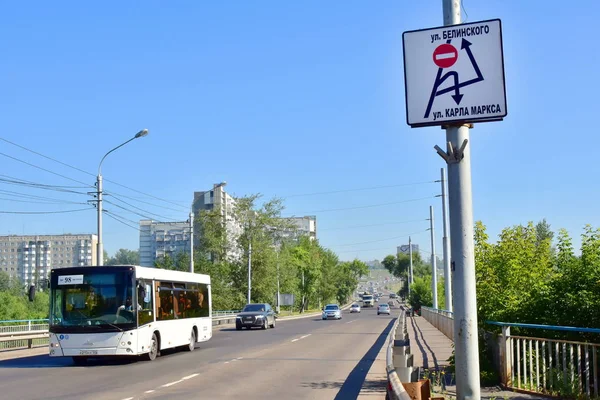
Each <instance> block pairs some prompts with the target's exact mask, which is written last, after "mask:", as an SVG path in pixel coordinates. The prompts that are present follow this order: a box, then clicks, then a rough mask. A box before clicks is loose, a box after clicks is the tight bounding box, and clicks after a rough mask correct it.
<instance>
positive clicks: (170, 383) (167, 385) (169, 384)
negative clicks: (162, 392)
mask: <svg viewBox="0 0 600 400" xmlns="http://www.w3.org/2000/svg"><path fill="white" fill-rule="evenodd" d="M181 382H183V379H180V380H178V381H175V382H169V383H165V384H164V385H162V386H161V387H169V386H173V385H177V384H178V383H181Z"/></svg>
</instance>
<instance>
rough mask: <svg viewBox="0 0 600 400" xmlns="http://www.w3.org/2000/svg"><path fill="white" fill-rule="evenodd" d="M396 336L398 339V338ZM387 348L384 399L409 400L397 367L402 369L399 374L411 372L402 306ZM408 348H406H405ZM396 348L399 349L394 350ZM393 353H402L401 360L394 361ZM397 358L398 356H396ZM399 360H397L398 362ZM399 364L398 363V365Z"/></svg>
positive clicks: (389, 336)
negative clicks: (385, 391)
mask: <svg viewBox="0 0 600 400" xmlns="http://www.w3.org/2000/svg"><path fill="white" fill-rule="evenodd" d="M398 337H399V338H400V339H398ZM397 341H400V343H398V344H400V345H403V346H396V344H397ZM387 343H388V345H387V350H386V357H385V369H386V372H387V376H388V386H387V396H386V399H389V400H411V397H410V396H409V394H408V393H407V392H406V390H405V389H404V385H403V384H402V380H401V379H400V376H399V375H398V371H397V370H396V368H397V366H398V368H400V369H402V368H404V370H402V371H401V375H404V374H405V373H406V372H408V374H409V375H410V374H411V372H412V365H410V366H409V365H408V364H412V360H411V361H408V360H410V354H409V353H410V349H409V348H408V340H407V335H406V311H405V309H404V308H403V307H401V309H400V315H399V316H398V318H396V322H395V323H394V326H393V327H392V329H391V331H390V333H389V335H388V338H387ZM407 348H408V350H407ZM395 349H398V350H399V351H395ZM394 353H398V355H402V356H403V357H401V358H402V359H401V360H396V362H395V361H394V355H395V354H394ZM407 356H409V357H407ZM397 358H398V357H397ZM398 361H399V362H398ZM398 364H400V365H398ZM409 369H410V370H409Z"/></svg>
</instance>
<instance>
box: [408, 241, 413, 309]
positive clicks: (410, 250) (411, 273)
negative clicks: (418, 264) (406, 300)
mask: <svg viewBox="0 0 600 400" xmlns="http://www.w3.org/2000/svg"><path fill="white" fill-rule="evenodd" d="M408 257H409V258H410V271H409V275H408V297H410V285H412V283H413V262H412V240H411V238H410V236H409V237H408Z"/></svg>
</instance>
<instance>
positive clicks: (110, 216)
mask: <svg viewBox="0 0 600 400" xmlns="http://www.w3.org/2000/svg"><path fill="white" fill-rule="evenodd" d="M105 211H106V210H105ZM106 216H107V217H109V218H112V219H114V220H115V221H117V222H120V223H121V224H123V225H125V226H128V227H130V228H132V229H135V230H136V231H139V230H140V228H138V227H136V226H133V225H130V224H128V223H127V222H123V221H121V220H120V219H119V217H117V216H116V214H114V213H112V212H110V211H106ZM121 218H122V217H121Z"/></svg>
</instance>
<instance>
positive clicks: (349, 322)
mask: <svg viewBox="0 0 600 400" xmlns="http://www.w3.org/2000/svg"><path fill="white" fill-rule="evenodd" d="M353 322H356V320H355V319H353V320H352V321H348V322H346V323H347V324H351V323H353Z"/></svg>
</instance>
